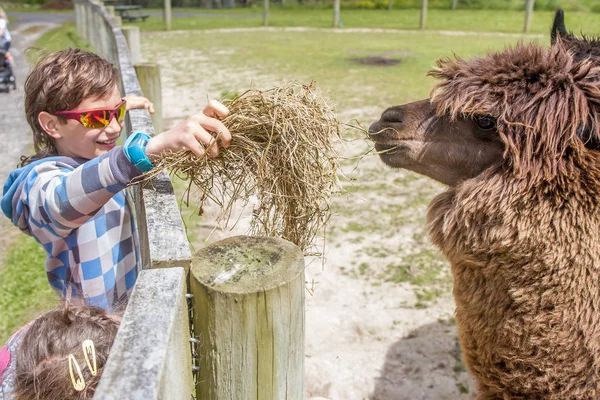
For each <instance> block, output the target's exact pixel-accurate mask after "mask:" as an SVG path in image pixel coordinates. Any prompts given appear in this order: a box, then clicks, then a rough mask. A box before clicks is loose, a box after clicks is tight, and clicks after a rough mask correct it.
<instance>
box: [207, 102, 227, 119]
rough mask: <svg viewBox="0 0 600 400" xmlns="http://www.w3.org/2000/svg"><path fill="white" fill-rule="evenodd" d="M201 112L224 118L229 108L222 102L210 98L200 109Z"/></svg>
mask: <svg viewBox="0 0 600 400" xmlns="http://www.w3.org/2000/svg"><path fill="white" fill-rule="evenodd" d="M202 113H203V114H204V115H207V116H209V117H213V118H214V117H219V118H225V117H226V116H228V115H229V109H228V108H227V107H226V106H225V105H224V104H222V103H220V102H218V101H216V100H211V101H209V102H208V104H207V105H206V107H204V110H203V111H202Z"/></svg>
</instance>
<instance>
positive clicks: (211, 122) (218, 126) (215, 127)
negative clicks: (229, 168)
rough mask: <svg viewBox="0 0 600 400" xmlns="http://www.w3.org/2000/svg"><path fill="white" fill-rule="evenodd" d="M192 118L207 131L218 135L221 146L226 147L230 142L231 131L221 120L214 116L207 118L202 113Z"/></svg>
mask: <svg viewBox="0 0 600 400" xmlns="http://www.w3.org/2000/svg"><path fill="white" fill-rule="evenodd" d="M192 118H194V120H195V121H197V122H198V124H200V126H201V127H202V128H203V129H204V130H207V131H209V132H214V133H216V134H217V135H219V138H220V140H221V143H222V144H223V147H225V148H226V147H228V146H229V144H230V143H231V133H230V132H229V129H227V127H225V125H223V123H222V122H221V121H219V120H218V119H215V118H209V117H207V116H206V115H204V114H196V115H194V116H193V117H192Z"/></svg>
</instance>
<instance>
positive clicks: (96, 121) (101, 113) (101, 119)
mask: <svg viewBox="0 0 600 400" xmlns="http://www.w3.org/2000/svg"><path fill="white" fill-rule="evenodd" d="M126 111H127V101H126V100H125V99H122V100H121V102H120V103H119V104H117V106H116V107H115V108H108V109H106V108H97V109H94V110H80V111H57V112H55V113H54V114H55V115H58V116H60V117H63V118H66V119H74V120H75V121H79V123H81V125H83V126H85V127H86V128H94V129H98V128H105V127H107V126H108V124H110V121H111V120H112V118H113V117H117V121H119V122H123V119H124V118H125V112H126Z"/></svg>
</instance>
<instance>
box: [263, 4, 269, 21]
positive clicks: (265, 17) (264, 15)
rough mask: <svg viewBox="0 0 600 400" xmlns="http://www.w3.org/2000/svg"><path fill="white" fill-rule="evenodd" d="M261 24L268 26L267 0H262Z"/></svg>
mask: <svg viewBox="0 0 600 400" xmlns="http://www.w3.org/2000/svg"><path fill="white" fill-rule="evenodd" d="M263 26H269V0H263Z"/></svg>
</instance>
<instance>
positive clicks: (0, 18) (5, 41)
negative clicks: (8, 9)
mask: <svg viewBox="0 0 600 400" xmlns="http://www.w3.org/2000/svg"><path fill="white" fill-rule="evenodd" d="M11 42H12V37H11V36H10V32H9V31H8V17H7V16H6V13H5V12H4V10H3V9H2V7H0V50H4V51H5V52H8V49H9V48H10V43H11Z"/></svg>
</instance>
